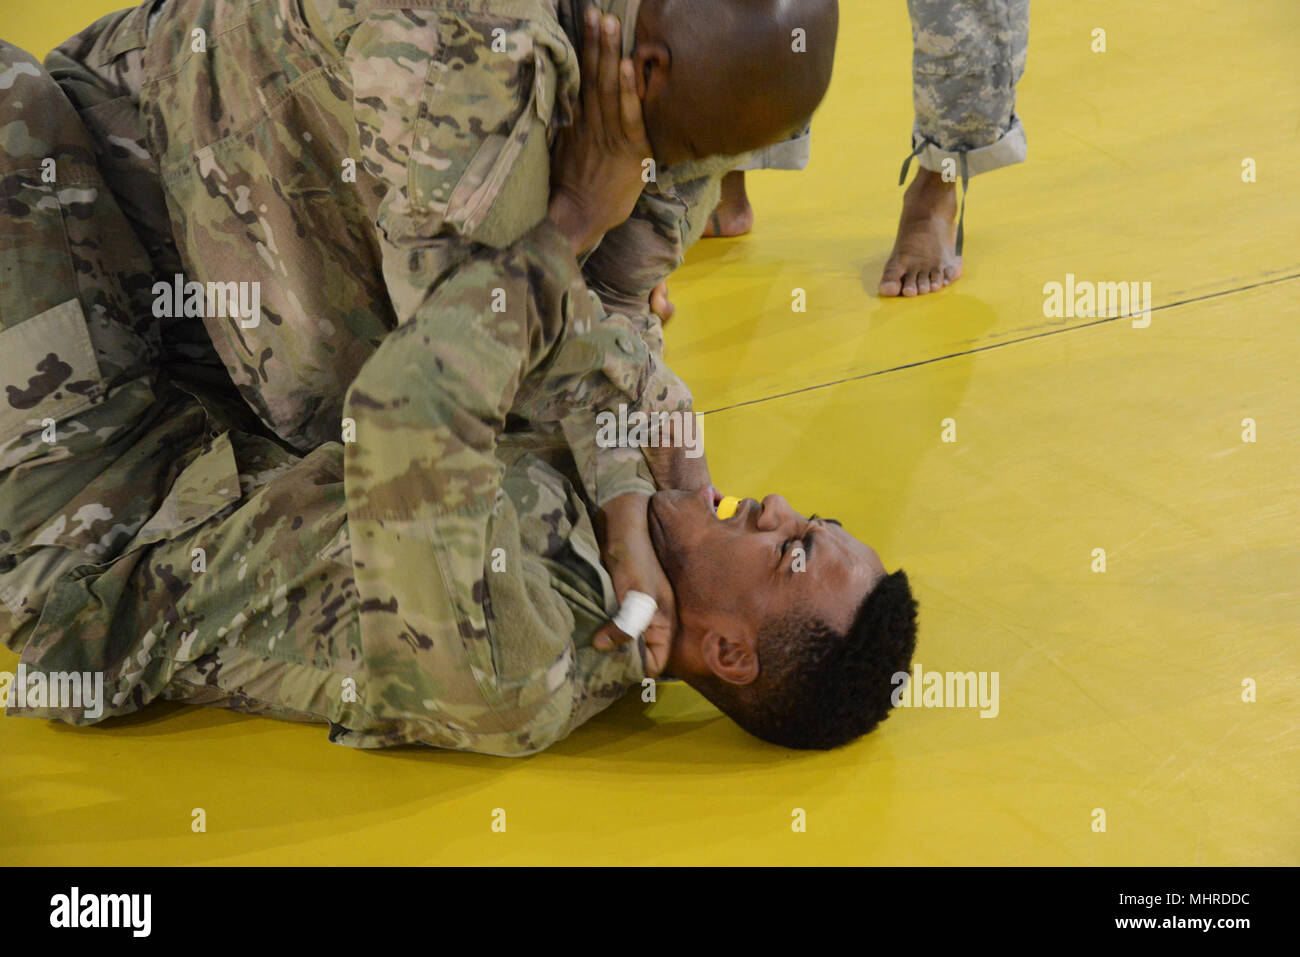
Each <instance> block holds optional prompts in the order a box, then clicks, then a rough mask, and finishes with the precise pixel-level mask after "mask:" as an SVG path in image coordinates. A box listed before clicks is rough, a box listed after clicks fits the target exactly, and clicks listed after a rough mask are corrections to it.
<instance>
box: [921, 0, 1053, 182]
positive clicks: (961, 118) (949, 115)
mask: <svg viewBox="0 0 1300 957" xmlns="http://www.w3.org/2000/svg"><path fill="white" fill-rule="evenodd" d="M907 8H908V12H909V13H910V14H911V17H912V46H913V59H912V100H913V103H914V106H915V110H916V121H915V124H914V128H913V131H912V146H913V148H915V149H916V150H917V153H916V154H914V155H918V156H919V162H920V164H921V165H922V166H924V167H925V168H926V169H928V170H932V171H934V172H936V173H938V172H942V170H943V161H944V159H946V158H951V159H953V160H955V161H957V162H958V163H960V162H961V161H962V160H963V159H964V160H965V163H966V166H967V169H968V173H969V175H970V176H975V175H977V174H979V173H986V172H989V171H990V170H995V169H998V168H999V167H1002V166H1010V165H1011V164H1013V163H1020V162H1023V161H1024V159H1025V154H1026V150H1027V146H1026V144H1025V129H1024V127H1023V126H1022V125H1021V123H1020V117H1019V116H1017V115H1016V85H1017V84H1018V83H1019V82H1020V78H1021V76H1023V75H1024V72H1025V55H1026V50H1027V49H1028V44H1029V0H907Z"/></svg>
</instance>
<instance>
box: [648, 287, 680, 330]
mask: <svg viewBox="0 0 1300 957" xmlns="http://www.w3.org/2000/svg"><path fill="white" fill-rule="evenodd" d="M650 311H651V312H653V313H654V314H655V315H656V316H658V317H659V321H660V322H667V321H668V320H669V319H671V318H672V317H673V313H675V312H676V311H677V307H676V306H674V305H673V301H672V300H671V299H669V298H668V284H667V283H666V282H661V283H660V284H659V285H657V286H655V287H654V289H652V290H651V291H650Z"/></svg>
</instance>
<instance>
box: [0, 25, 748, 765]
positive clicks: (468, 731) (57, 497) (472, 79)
mask: <svg viewBox="0 0 1300 957" xmlns="http://www.w3.org/2000/svg"><path fill="white" fill-rule="evenodd" d="M153 6H155V5H154V4H148V5H146V6H144V7H140V8H137V9H135V10H131V11H125V12H122V13H118V14H113V15H110V16H109V17H106V18H104V19H103V20H101V21H100V22H99V23H97V24H95V25H94V26H92V27H91V28H90V29H88V30H87V31H85V32H83V33H82V34H81V35H79V36H78V37H75V38H73V40H71V41H69V42H68V43H67V44H64V45H63V46H62V47H60V48H59V50H57V51H55V52H54V53H52V54H51V56H50V57H49V58H48V60H47V65H48V66H49V68H50V71H51V73H52V74H53V75H54V77H55V78H56V79H57V80H58V81H59V84H60V85H61V87H62V90H63V92H60V90H59V88H58V87H56V86H55V85H54V84H53V83H52V82H51V81H50V79H49V78H48V77H47V76H45V75H44V73H43V72H42V71H41V70H40V69H39V68H38V67H36V66H35V64H34V61H32V60H31V59H30V58H28V57H26V56H25V55H24V54H21V53H20V52H19V51H15V50H13V48H11V47H6V48H2V49H0V77H4V78H6V79H7V80H8V85H9V86H12V89H11V90H9V91H8V92H9V94H10V95H9V96H7V97H6V98H5V100H4V101H3V106H2V107H0V111H2V112H0V163H3V167H2V169H3V172H2V173H0V175H2V176H3V181H2V182H0V197H3V199H4V202H5V203H6V210H7V211H6V216H5V220H4V226H3V231H2V232H0V318H3V321H4V325H5V329H4V331H3V332H0V336H3V337H4V338H5V339H6V340H7V342H6V343H4V345H5V346H6V348H5V349H4V350H3V351H2V352H0V377H2V378H3V379H4V381H5V382H6V383H8V385H7V393H8V397H9V398H8V405H7V406H6V407H5V414H6V418H5V420H4V422H3V432H0V451H2V452H3V454H4V456H5V458H4V460H3V462H4V465H3V468H4V471H3V472H2V473H0V598H3V601H4V605H5V608H4V610H3V611H2V612H0V614H3V615H5V616H7V620H6V621H5V622H3V630H4V633H5V634H6V635H7V638H6V642H7V644H9V646H10V647H12V648H14V649H15V650H17V651H19V652H20V653H21V659H22V661H23V663H24V664H25V665H27V667H28V669H29V670H43V671H57V670H80V671H92V670H101V671H103V672H104V674H105V686H106V688H107V690H108V693H109V697H110V706H109V707H108V708H107V709H106V711H105V716H108V715H112V714H122V713H126V712H130V711H133V710H136V709H138V708H140V707H142V706H144V705H145V704H147V703H148V702H149V701H151V700H153V699H155V698H157V697H165V698H178V699H181V700H187V701H195V702H201V703H210V704H218V705H223V706H227V707H234V708H238V709H240V710H246V711H254V712H258V713H265V714H272V715H278V716H282V717H289V718H299V719H303V720H315V721H328V722H330V723H331V738H332V739H333V740H337V741H339V742H340V743H343V744H347V745H352V746H359V747H374V746H381V745H388V744H399V743H406V742H423V743H428V744H436V745H440V746H445V747H453V748H463V749H468V750H475V751H482V752H486V753H493V754H523V753H530V752H532V751H535V750H538V749H540V748H543V747H545V746H547V745H548V744H550V743H551V742H553V741H555V740H558V739H559V738H562V737H563V736H564V735H566V734H567V733H568V732H569V731H570V730H571V729H572V728H573V727H575V726H576V725H577V724H579V723H581V722H582V721H583V720H585V719H586V718H588V717H589V716H590V715H591V714H593V713H595V712H596V711H597V710H599V709H600V708H602V707H604V706H605V705H606V704H608V703H609V702H610V701H612V700H613V699H614V698H616V697H618V696H619V695H621V693H622V692H623V691H624V690H626V688H627V687H629V685H631V684H633V683H636V682H637V681H639V680H640V679H641V678H642V676H643V663H642V657H641V655H642V649H639V648H637V647H636V646H629V647H626V648H623V649H619V650H616V651H614V652H610V653H597V652H595V651H594V650H593V649H591V647H590V645H589V642H590V638H591V635H592V633H593V632H594V630H595V629H596V627H597V626H598V625H599V624H600V622H602V621H603V620H605V619H606V618H607V617H609V615H610V614H611V613H612V612H613V611H614V610H615V602H616V600H615V595H614V593H613V589H612V586H611V583H610V580H609V577H608V575H607V573H606V572H605V571H604V569H603V568H602V567H601V565H600V562H599V554H598V549H597V546H596V541H595V537H594V534H593V532H592V527H591V520H590V515H589V509H592V508H593V507H596V506H599V505H602V504H604V503H605V502H607V501H608V500H609V499H611V498H613V497H615V496H616V495H619V494H622V493H623V492H626V491H633V490H635V491H643V492H649V491H652V490H653V484H652V483H651V482H650V478H649V473H648V470H647V469H646V467H645V464H644V462H643V461H642V460H641V458H640V455H639V453H637V451H636V450H602V449H597V448H596V447H595V438H594V434H595V429H594V424H593V415H594V412H595V411H596V410H598V409H603V408H613V407H614V406H615V405H616V404H619V403H626V404H627V405H628V406H629V407H630V408H631V409H633V410H638V409H639V410H642V411H652V410H657V409H676V408H684V407H686V406H687V405H688V403H689V394H688V393H686V392H685V389H684V387H682V386H681V384H680V382H679V381H678V380H677V379H676V378H675V377H674V376H672V375H671V373H669V372H668V371H667V370H666V369H664V368H663V367H662V364H661V362H660V360H659V355H660V349H661V342H660V340H659V337H658V325H657V323H656V322H655V321H654V320H653V319H652V318H650V317H649V316H648V310H647V309H646V308H645V298H646V296H648V293H649V290H650V288H652V287H653V285H654V283H655V282H657V281H658V279H659V278H662V275H661V274H660V273H659V272H658V270H661V269H664V267H665V266H668V268H671V266H672V265H675V264H676V261H677V260H679V259H680V255H681V253H682V252H683V251H684V249H685V248H686V246H687V245H689V241H690V237H691V233H692V232H698V230H700V229H702V228H703V225H704V217H703V215H699V216H698V217H696V214H697V213H707V211H708V210H709V209H711V207H712V204H713V202H714V201H715V200H716V181H717V179H718V177H719V176H720V174H721V172H722V170H723V169H725V168H726V164H716V165H715V166H712V167H703V166H702V167H701V168H700V170H702V171H700V170H695V171H692V170H685V171H670V170H664V171H661V177H660V181H659V184H658V188H657V189H654V190H649V191H647V194H646V196H645V197H643V201H642V203H641V204H640V205H639V207H638V214H637V216H636V217H634V220H633V221H631V222H629V224H627V225H626V226H625V227H624V228H621V229H620V230H616V231H614V233H611V234H610V235H609V236H607V237H606V240H605V241H604V242H602V244H601V246H600V247H599V248H598V249H597V250H596V252H595V254H593V255H592V257H591V258H590V259H588V261H587V263H586V282H584V276H583V275H582V274H580V273H579V272H578V267H577V265H576V264H575V263H574V262H573V260H572V255H571V253H570V252H569V250H568V246H567V244H566V243H565V242H564V240H563V239H562V237H560V236H559V234H558V232H556V231H555V229H554V228H553V227H552V226H551V225H550V224H549V223H547V222H544V221H542V220H543V218H544V215H545V205H546V203H545V199H546V195H547V192H548V190H547V182H548V180H549V169H548V164H549V157H548V155H547V150H546V146H547V144H548V142H549V140H550V138H551V135H552V133H553V129H552V123H551V120H552V116H553V114H555V113H556V112H557V111H560V110H562V108H563V103H564V102H565V100H564V97H563V96H562V95H559V91H561V90H563V91H565V92H573V91H576V89H577V82H578V78H577V72H576V64H577V62H578V58H577V54H576V52H575V50H574V47H573V42H572V39H571V36H570V34H569V33H566V31H565V29H564V28H563V26H562V24H564V23H565V22H568V23H569V24H570V26H571V27H572V20H571V18H570V17H569V15H566V14H564V11H563V10H561V16H560V17H559V18H558V19H557V18H556V17H555V16H553V15H548V5H547V4H546V3H544V2H532V0H476V2H473V3H469V4H466V3H450V2H438V3H432V2H430V3H424V4H420V3H416V4H410V3H402V4H401V5H400V6H399V5H398V4H396V3H374V4H370V5H368V7H367V8H366V11H365V13H364V14H362V13H361V12H358V11H356V10H354V9H352V7H351V5H350V4H342V3H339V4H332V5H328V6H323V8H322V9H321V10H317V9H316V8H315V7H313V6H312V5H311V3H309V2H308V3H304V4H303V5H302V6H301V7H300V6H299V4H298V3H297V2H296V0H253V2H188V0H173V2H169V3H166V4H164V5H162V6H161V7H160V8H159V9H158V10H157V19H156V21H155V22H154V23H153V24H152V26H150V22H149V13H150V11H151V8H152V7H153ZM609 6H611V7H612V8H615V12H619V10H620V9H622V8H623V5H622V3H621V2H620V0H612V2H611V3H610V4H609ZM300 10H306V12H307V16H306V18H304V17H302V16H300ZM624 12H626V11H624ZM633 22H634V21H633ZM497 29H500V30H501V31H502V32H501V33H500V34H499V35H494V33H493V31H494V30H497ZM195 30H201V31H202V34H196V33H195V32H194V31H195ZM197 37H201V38H202V39H203V40H204V43H203V44H202V45H203V47H204V49H202V50H199V49H198V45H199V44H198V42H197V39H196V38H197ZM494 39H498V40H503V42H504V46H503V49H504V51H505V52H504V53H502V54H492V55H489V53H488V51H489V50H490V49H491V47H490V44H491V43H492V41H493V40H494ZM0 82H3V81H0ZM65 94H66V95H65ZM557 96H558V99H557ZM69 101H71V103H70V102H69ZM466 103H472V104H475V109H473V110H467V109H466V108H465V104H466ZM557 103H558V104H560V105H559V106H557V105H556V104H557ZM74 106H75V108H74ZM354 106H355V113H354ZM453 109H454V110H455V111H456V112H454V113H449V112H446V111H448V110H453ZM33 117H39V118H40V122H39V123H36V122H34V121H33ZM47 157H54V158H55V159H56V167H57V169H58V176H59V178H58V180H57V183H55V184H46V183H42V182H41V179H40V172H41V169H42V160H43V159H45V158H47ZM351 158H356V159H359V160H360V162H358V163H356V165H355V182H354V181H353V180H352V178H350V177H349V176H347V175H343V173H344V171H345V170H347V169H348V164H346V162H345V161H346V160H348V159H351ZM96 159H97V160H98V163H96V162H95V160H96ZM155 167H157V168H158V169H160V172H161V177H160V179H159V178H155V180H154V181H153V182H152V183H149V182H147V181H148V180H149V179H150V173H151V171H152V170H153V169H154V168H155ZM674 172H677V173H678V174H679V175H677V176H676V177H674V176H673V175H672V174H673V173H674ZM710 190H713V197H712V198H710V197H709V192H710ZM539 197H540V198H539ZM688 197H694V199H695V201H692V200H691V199H689V198H688ZM693 217H695V218H693ZM170 237H174V238H175V243H174V244H173V243H172V241H171V238H170ZM628 263H634V264H635V266H634V267H628V266H627V264H628ZM670 264H671V265H670ZM182 265H183V267H184V273H185V278H186V279H190V280H197V281H200V282H211V281H218V282H260V283H261V290H262V303H263V307H262V315H261V321H260V323H259V324H258V325H257V326H256V327H254V328H244V327H242V326H241V324H240V323H239V322H238V321H236V320H234V319H232V318H220V317H213V316H210V315H209V316H204V317H203V318H202V320H201V324H200V320H198V319H190V320H188V321H186V320H183V319H167V318H156V317H155V316H154V315H153V310H152V308H151V306H152V298H153V297H152V295H151V290H152V283H153V282H154V281H155V280H156V279H158V278H159V277H161V278H162V279H164V280H167V281H169V280H170V279H171V275H170V271H171V270H173V269H179V267H180V266H182ZM381 276H382V281H381V279H380V277H381ZM589 285H590V286H591V287H592V289H593V290H594V289H599V290H600V291H601V293H602V295H603V296H604V297H606V298H607V300H608V301H609V302H611V303H614V304H619V303H623V304H626V306H627V310H626V311H628V312H629V313H634V314H632V315H621V314H616V313H612V312H608V311H607V310H606V308H605V306H604V305H603V304H602V302H601V300H600V298H598V297H597V296H596V295H594V293H593V291H591V290H589V289H588V286H589ZM643 292H644V293H645V295H642V293H643ZM196 329H202V330H204V331H205V332H206V342H209V343H211V346H205V336H204V335H202V334H199V333H196ZM65 344H66V345H65ZM213 347H215V353H214V351H213ZM223 366H224V368H225V369H226V370H229V378H227V379H223V378H222V376H221V375H215V374H213V373H214V372H219V371H221V367H223ZM230 379H233V380H234V385H233V386H232V385H231V384H230ZM250 410H251V411H250ZM253 413H255V414H253ZM51 420H52V421H53V423H54V433H55V434H54V439H53V441H46V440H45V439H44V436H45V435H46V434H48V431H47V428H46V427H47V426H48V423H49V422H50V421H51ZM350 433H351V435H350ZM350 437H354V438H355V441H349V439H350ZM340 439H343V440H344V441H343V442H340V441H339V440H340ZM24 713H25V714H31V715H37V716H46V717H56V718H60V719H63V720H67V721H72V722H74V723H84V722H85V719H84V716H83V715H81V714H78V713H77V712H75V711H73V710H72V709H69V708H60V707H54V706H50V707H44V708H28V709H26V711H24Z"/></svg>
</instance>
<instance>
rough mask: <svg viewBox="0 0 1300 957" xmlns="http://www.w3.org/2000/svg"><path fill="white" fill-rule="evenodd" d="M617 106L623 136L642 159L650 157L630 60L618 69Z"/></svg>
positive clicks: (648, 141) (633, 68)
mask: <svg viewBox="0 0 1300 957" xmlns="http://www.w3.org/2000/svg"><path fill="white" fill-rule="evenodd" d="M618 75H619V85H620V94H619V106H620V113H621V114H622V120H623V136H624V138H625V139H626V140H627V141H628V143H629V144H630V145H631V146H632V148H633V149H634V150H636V151H637V152H638V153H640V154H641V155H642V156H643V157H648V156H649V155H650V137H649V135H648V134H647V133H646V131H645V118H644V117H643V116H642V115H641V97H639V96H637V92H636V69H635V67H633V65H632V61H631V60H624V61H623V62H622V64H621V66H620V67H619V74H618Z"/></svg>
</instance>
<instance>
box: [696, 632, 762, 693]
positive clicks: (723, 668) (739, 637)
mask: <svg viewBox="0 0 1300 957" xmlns="http://www.w3.org/2000/svg"><path fill="white" fill-rule="evenodd" d="M700 653H701V656H702V657H703V658H704V663H705V665H707V666H708V669H709V670H710V671H711V672H713V673H714V674H715V675H717V676H718V677H719V678H721V679H722V680H723V681H725V682H727V683H728V684H733V685H742V686H743V685H747V684H751V683H753V682H754V681H755V680H756V679H757V678H758V634H757V632H755V631H753V630H752V629H751V628H749V627H748V626H746V625H744V624H742V623H741V622H739V621H736V620H734V619H733V620H732V621H731V622H729V623H728V624H727V625H725V626H723V627H721V628H710V629H709V630H708V631H707V632H705V634H704V638H703V639H702V640H701V642H700Z"/></svg>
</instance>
